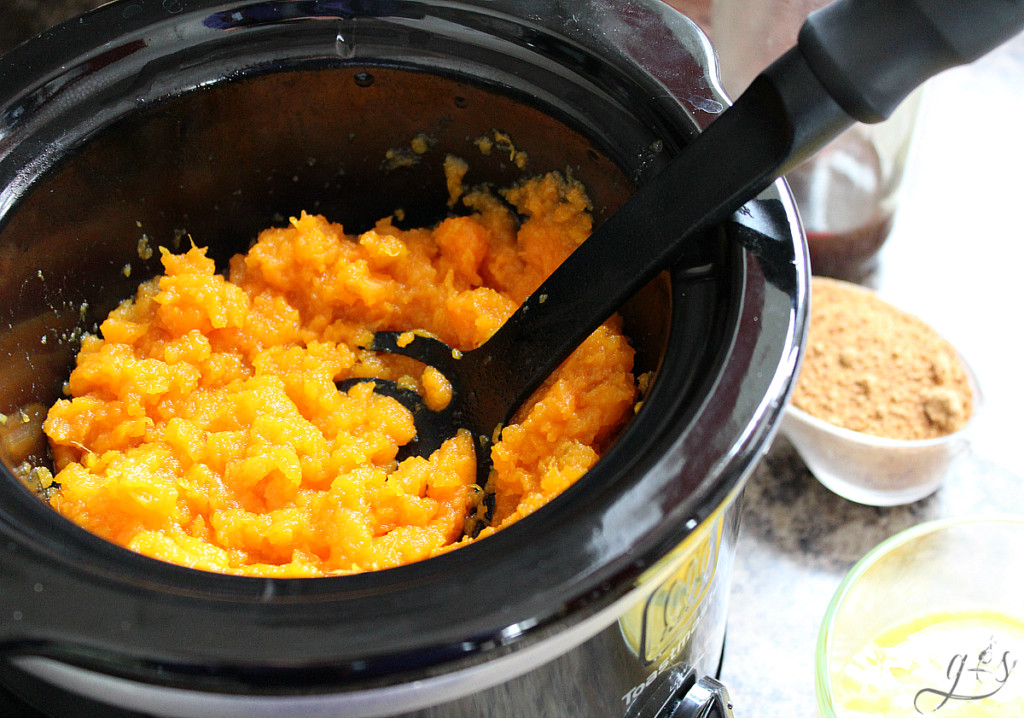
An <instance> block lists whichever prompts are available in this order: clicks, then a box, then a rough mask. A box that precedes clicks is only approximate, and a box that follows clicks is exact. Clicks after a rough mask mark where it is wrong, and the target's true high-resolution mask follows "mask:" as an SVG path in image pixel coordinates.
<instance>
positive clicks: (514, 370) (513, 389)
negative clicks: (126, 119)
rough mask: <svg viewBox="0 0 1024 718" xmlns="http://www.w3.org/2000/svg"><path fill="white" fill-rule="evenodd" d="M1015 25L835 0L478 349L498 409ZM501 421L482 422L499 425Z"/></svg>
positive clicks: (1003, 12)
mask: <svg viewBox="0 0 1024 718" xmlns="http://www.w3.org/2000/svg"><path fill="white" fill-rule="evenodd" d="M1022 27H1024V0H838V2H835V3H833V4H832V5H830V6H827V7H826V8H825V9H823V10H820V11H818V12H816V13H814V14H812V15H811V17H810V18H809V19H808V20H807V22H806V23H805V25H804V28H803V29H802V31H801V36H800V41H799V44H798V45H797V47H794V48H793V49H791V50H790V51H789V52H787V53H786V54H785V55H783V56H782V57H781V58H780V59H779V60H777V61H776V62H775V63H774V64H773V65H771V66H770V67H769V68H767V69H766V70H765V71H764V72H763V73H761V75H760V76H759V77H758V78H756V79H755V80H754V82H753V83H752V84H751V86H750V88H748V89H747V91H746V92H744V93H743V94H742V95H741V96H740V98H739V99H738V100H737V102H736V103H735V104H734V105H733V106H732V107H730V108H729V109H727V110H726V111H725V112H724V113H722V115H721V116H720V117H719V118H718V119H716V120H715V121H714V122H713V123H712V124H711V126H710V127H708V128H707V129H706V130H705V131H704V132H703V133H701V134H700V135H699V136H698V137H697V138H696V139H695V140H694V141H693V142H692V143H691V144H690V145H688V146H687V147H686V148H685V149H684V150H683V151H682V152H681V153H680V154H679V155H678V156H677V157H675V158H673V159H672V160H671V161H670V162H669V164H668V165H667V166H666V168H665V169H664V170H663V171H662V172H661V173H659V174H658V175H657V176H656V177H654V178H653V179H652V180H651V181H650V182H649V183H648V184H646V185H644V186H643V187H641V188H640V189H639V190H638V191H637V192H636V193H635V194H634V195H633V196H632V197H631V198H630V199H629V200H628V201H627V202H626V203H625V204H623V206H622V207H621V208H620V209H619V210H618V211H617V212H616V213H615V214H613V215H612V217H611V218H609V219H608V220H607V221H606V222H605V223H604V224H603V225H601V227H599V228H598V229H597V230H596V231H595V232H594V233H593V234H592V235H591V237H590V238H589V239H588V240H587V241H586V242H584V243H583V244H582V245H581V246H580V247H579V248H578V249H577V250H576V251H575V252H574V253H573V254H572V255H570V257H569V258H568V259H567V260H566V261H565V262H564V263H563V264H562V265H561V266H560V267H559V268H558V269H557V270H556V271H555V272H554V273H553V274H552V275H551V276H550V277H549V278H548V280H547V281H545V282H544V283H543V284H542V285H541V286H540V288H538V290H537V291H536V292H534V294H533V295H532V296H531V297H529V298H528V299H527V300H526V302H525V303H524V304H523V305H522V306H521V307H520V308H519V310H518V311H517V312H516V313H515V314H514V315H513V316H512V317H511V318H510V319H509V320H508V321H507V322H506V323H505V324H504V325H503V326H502V327H501V328H500V329H499V330H498V331H497V332H496V333H495V334H494V335H493V336H492V337H491V339H489V340H488V341H487V343H486V344H485V345H484V346H483V347H481V348H480V350H478V351H482V352H484V353H485V354H486V357H485V359H486V363H487V375H488V381H489V383H490V386H493V387H494V389H495V391H496V392H497V393H498V394H500V396H494V397H492V398H491V400H492V406H494V407H497V408H496V409H495V411H496V412H499V413H500V411H501V410H509V411H512V410H514V409H515V408H517V407H518V406H519V405H520V404H521V403H522V401H524V400H525V399H526V398H527V397H528V396H529V394H530V393H531V392H532V391H533V390H534V389H535V388H536V387H537V386H538V385H539V383H540V382H541V381H543V379H544V378H545V377H547V376H548V375H549V374H550V373H551V371H553V370H554V368H555V367H557V366H558V364H559V363H561V361H562V360H563V359H565V357H567V356H568V355H569V353H571V352H572V350H573V349H574V348H575V347H577V346H578V345H579V344H580V342H582V341H583V339H585V338H586V337H587V335H589V334H590V333H591V332H592V331H593V330H594V329H595V328H596V327H597V326H598V325H599V324H600V323H601V322H603V321H604V320H605V319H607V318H608V317H609V316H611V314H612V313H614V312H615V311H616V310H617V309H619V308H620V307H621V306H622V304H624V303H625V302H626V301H627V300H628V299H629V298H630V297H631V296H633V295H634V294H635V293H636V292H637V290H639V289H640V288H641V287H642V286H643V285H644V284H646V283H647V282H648V281H650V280H651V279H652V278H653V277H654V276H655V275H656V274H657V273H658V272H659V271H661V270H663V269H665V268H667V267H669V266H672V265H674V264H675V265H678V263H680V262H685V263H687V264H686V266H689V267H699V266H702V265H706V264H708V263H709V262H713V261H714V254H713V251H714V250H713V247H712V245H715V244H717V243H715V242H710V241H707V240H706V239H705V237H704V235H702V234H701V232H703V231H704V230H707V229H708V228H710V227H713V226H715V225H717V224H720V223H721V222H723V221H725V220H726V219H728V217H729V216H730V215H731V214H732V213H733V212H735V211H736V210H737V209H738V208H739V207H740V206H741V205H743V204H744V203H745V202H747V201H748V200H750V199H751V198H753V197H755V196H756V195H757V194H758V193H759V192H760V191H761V190H763V189H764V188H766V187H767V186H769V185H770V184H771V183H772V182H773V181H774V180H775V178H777V177H779V176H780V175H782V174H784V173H785V172H787V171H788V170H790V169H792V168H794V167H795V166H796V165H797V164H799V163H800V162H802V161H803V160H804V159H806V158H807V157H809V156H811V155H812V154H814V153H815V152H817V151H818V150H819V149H821V148H822V147H823V146H824V145H825V144H827V143H828V142H829V141H830V140H832V139H834V138H835V137H837V136H838V135H839V134H840V133H841V132H842V131H843V130H845V129H846V128H847V127H849V126H850V125H852V124H853V123H854V122H855V121H856V120H861V121H865V122H874V121H878V120H881V119H883V118H884V117H886V116H887V115H888V114H889V113H891V112H892V110H893V109H895V107H896V105H898V104H899V102H900V101H901V100H902V99H904V98H905V97H906V96H907V95H908V94H909V93H910V92H911V91H912V90H913V89H914V88H916V87H917V86H918V85H919V84H921V83H922V82H924V81H925V80H926V79H928V78H929V77H931V76H932V75H934V74H936V73H938V72H939V71H941V70H943V69H946V68H948V67H952V66H954V65H958V64H964V63H966V62H970V61H972V60H974V59H975V58H977V57H978V56H980V55H982V54H984V53H985V52H987V51H988V50H991V49H992V48H994V47H996V46H997V45H999V44H1000V43H1002V42H1003V41H1005V40H1007V39H1009V38H1010V37H1012V36H1013V35H1015V34H1016V33H1017V32H1019V31H1020V29H1021V28H1022ZM507 418H508V417H507V415H503V416H495V417H494V421H495V422H496V423H500V422H502V421H505V420H506V419H507Z"/></svg>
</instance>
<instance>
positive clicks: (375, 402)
mask: <svg viewBox="0 0 1024 718" xmlns="http://www.w3.org/2000/svg"><path fill="white" fill-rule="evenodd" d="M453 167H456V169H457V163H455V164H454V165H453ZM449 180H451V173H449ZM504 195H505V200H506V201H507V202H508V203H510V204H511V205H513V206H514V207H515V208H516V209H517V211H518V213H519V214H520V215H522V216H523V217H524V219H523V220H522V222H521V224H520V223H519V222H518V221H517V218H516V216H515V215H514V214H513V213H512V212H511V211H510V210H509V209H508V207H507V206H505V205H504V204H503V203H502V202H501V201H499V200H498V199H497V198H496V197H494V196H493V195H491V194H489V193H487V192H483V191H475V192H470V193H468V194H466V195H465V196H463V197H461V200H462V201H463V202H464V203H465V204H466V206H467V207H469V208H470V209H471V214H470V216H462V217H454V218H450V219H447V220H445V221H443V222H441V223H440V224H439V225H438V226H437V227H434V228H432V229H412V230H400V229H398V228H396V227H395V226H393V224H392V222H391V220H390V219H385V220H382V221H380V222H378V224H377V226H376V227H375V228H374V229H372V230H370V231H368V232H365V233H364V234H362V235H359V236H358V237H355V236H350V235H346V234H345V232H344V230H343V228H342V227H341V226H340V225H338V224H331V223H330V222H328V221H327V220H326V219H324V218H323V217H320V216H312V215H308V214H303V215H302V216H301V217H298V218H293V219H292V220H291V222H290V224H289V226H287V227H283V228H272V229H267V230H265V231H264V232H262V233H261V234H260V236H259V238H258V240H257V241H256V243H255V244H254V245H253V246H252V248H251V249H250V251H249V252H248V253H247V254H245V255H244V256H243V255H238V256H235V257H234V258H233V259H232V260H231V262H230V267H229V271H228V272H227V275H226V276H224V275H222V274H218V273H217V272H216V271H215V267H214V263H213V261H212V260H211V259H209V258H207V256H206V253H205V251H204V250H203V249H200V248H197V247H195V246H193V247H192V248H191V249H189V250H188V251H186V252H184V253H182V254H177V255H176V254H172V253H170V252H168V251H167V250H166V249H162V250H161V251H162V262H163V266H164V270H165V271H164V274H163V275H161V276H158V277H156V278H154V279H152V280H150V281H147V282H145V283H143V284H142V285H141V286H140V287H139V290H138V293H137V295H136V296H135V297H134V299H131V300H127V301H125V302H124V303H123V304H121V306H119V307H118V308H117V309H115V310H114V311H113V312H111V314H110V315H109V317H108V318H107V319H106V320H105V321H104V322H103V323H102V325H101V326H100V335H101V336H89V337H87V338H86V339H85V340H84V341H83V343H82V347H81V350H80V353H79V356H78V361H77V365H76V368H75V369H74V371H73V372H72V374H71V376H70V379H69V381H68V385H67V389H68V392H69V395H70V398H69V399H66V400H61V401H58V402H57V403H56V405H54V406H53V407H52V408H51V410H50V412H49V414H48V417H47V419H46V421H45V424H44V430H45V432H46V434H47V436H48V437H49V440H50V444H51V447H52V450H53V455H54V459H55V465H56V468H57V469H58V473H57V474H56V476H55V477H54V481H55V488H54V490H53V491H52V493H51V494H50V496H49V500H50V502H51V504H52V505H53V507H54V508H55V509H56V510H57V511H59V512H60V513H61V514H62V515H64V516H65V517H67V518H68V519H70V520H72V521H74V522H76V523H77V524H79V525H81V526H83V527H84V528H86V529H88V530H90V531H92V532H94V533H96V534H98V535H100V536H102V537H104V538H106V539H108V540H110V541H113V542H115V543H117V544H120V545H122V546H126V547H128V548H130V549H132V550H134V551H137V552H140V553H143V554H146V555H148V556H152V557H155V558H158V559H163V560H166V561H170V562H173V563H177V564H182V565H185V566H190V567H193V568H198V569H205V570H210V571H219V572H224V573H233V574H246V575H260V576H281V577H292V576H324V575H333V574H345V573H352V572H360V571H367V570H375V569H383V568H387V567H391V566H396V565H400V564H404V563H408V562H412V561H417V560H420V559H424V558H427V557H429V556H432V555H435V554H437V553H439V552H442V551H446V550H448V549H449V548H451V547H452V546H454V545H458V544H460V543H463V542H468V541H470V540H472V539H469V538H464V535H463V533H464V524H465V521H466V518H467V516H468V515H469V514H470V512H472V511H473V510H474V508H475V506H476V504H477V503H478V502H479V500H480V497H481V494H482V492H481V487H479V486H476V485H475V481H476V478H475V460H474V454H473V451H474V446H473V442H472V440H471V438H470V437H469V435H468V434H467V433H466V432H462V433H460V434H459V435H457V436H455V437H452V438H451V439H450V440H449V441H447V442H446V443H445V444H444V445H443V446H442V448H441V449H439V450H438V451H437V452H435V453H434V454H433V455H432V456H431V457H429V459H427V458H419V457H413V458H408V459H405V460H403V461H401V462H397V461H396V454H397V452H398V449H399V447H400V446H402V445H404V444H406V443H408V442H409V441H410V440H411V439H412V438H413V436H414V434H415V427H414V425H413V420H412V416H411V414H410V413H409V412H408V410H406V409H405V408H404V407H403V406H401V405H400V404H399V403H398V402H396V401H395V400H394V399H391V398H388V397H385V396H382V395H380V394H377V393H374V391H373V385H372V383H360V384H356V385H355V386H353V387H352V388H351V389H349V390H348V391H347V392H343V391H339V390H338V388H337V386H336V382H337V381H340V380H343V379H346V378H349V377H380V378H384V379H392V380H396V381H400V382H401V383H403V384H405V385H407V386H411V387H415V388H416V389H417V390H418V391H420V392H421V393H422V394H423V395H424V396H425V397H426V398H427V400H428V401H433V402H437V403H441V404H443V403H444V401H445V393H446V391H448V390H449V389H450V387H447V383H446V381H445V379H444V377H442V376H439V374H438V372H436V371H434V370H432V369H430V368H429V367H427V368H425V367H423V366H422V365H421V364H419V363H417V362H415V361H413V360H411V359H408V358H405V357H401V356H394V355H386V354H374V353H371V352H367V351H364V350H361V349H359V347H360V346H364V345H367V344H368V342H369V340H370V337H371V336H372V333H373V332H374V331H377V330H383V329H398V330H422V331H427V332H430V333H432V334H434V335H436V336H438V337H439V338H440V339H442V340H443V341H445V342H447V343H449V344H451V345H452V346H454V347H457V348H462V349H469V348H472V347H474V346H477V345H479V344H480V343H482V342H483V341H485V340H486V339H487V337H488V336H490V334H491V333H492V332H493V331H494V330H495V329H497V327H499V326H500V325H501V324H502V322H503V321H504V320H505V319H506V318H507V317H508V316H509V315H510V314H511V313H512V312H513V311H514V310H515V308H516V306H518V304H519V303H520V302H522V301H523V300H524V299H525V298H526V297H527V296H528V295H529V294H530V293H531V292H532V291H533V290H534V289H535V288H536V287H537V286H538V284H539V283H540V282H541V280H542V279H543V278H544V277H546V276H547V275H548V274H549V273H550V272H551V271H552V270H553V269H554V268H555V267H556V266H557V265H558V264H559V263H560V262H561V261H562V260H563V259H564V258H565V257H566V256H567V255H568V254H569V253H570V252H571V251H572V250H573V249H574V248H575V247H576V246H577V245H578V244H579V243H580V242H582V241H584V239H586V237H587V236H588V234H589V232H590V228H591V220H590V216H589V213H588V200H587V197H586V195H585V193H584V191H583V188H582V187H581V186H580V185H579V184H578V183H576V182H574V181H571V180H568V179H566V178H564V177H562V176H561V175H558V174H549V175H546V176H543V177H538V178H535V179H532V180H529V181H527V182H524V183H523V184H521V185H519V186H516V187H513V188H511V189H508V190H505V191H504ZM632 363H633V351H632V349H631V348H630V346H629V344H628V342H627V341H626V339H625V338H624V337H623V335H622V333H621V331H620V327H619V325H618V322H617V320H614V319H613V320H610V321H609V322H607V323H606V324H605V325H604V326H602V327H601V328H600V329H599V330H598V331H596V332H595V333H594V334H593V335H592V336H591V337H590V338H589V339H588V340H587V341H586V342H585V343H584V344H583V345H582V346H581V347H580V348H579V349H578V350H577V351H576V352H575V353H574V354H573V355H572V356H571V357H570V358H569V359H568V360H566V362H565V363H564V364H563V365H562V366H561V367H560V368H559V370H558V371H557V372H556V373H555V374H554V375H553V376H552V377H551V378H550V379H549V380H548V381H547V382H546V384H545V385H544V386H543V387H542V388H541V389H540V390H538V392H537V394H536V395H535V396H534V397H533V398H532V399H531V401H530V402H529V403H528V404H527V406H526V407H524V408H523V409H522V410H521V411H520V412H519V415H518V416H517V418H516V421H515V422H514V423H511V424H510V425H509V426H507V427H505V429H504V431H503V433H502V435H501V439H500V441H498V442H497V443H496V444H495V446H494V447H493V450H492V459H493V466H494V469H493V472H492V475H491V478H490V480H489V484H490V486H489V490H491V489H493V491H494V492H495V495H496V500H495V512H494V520H493V527H494V528H488V529H485V530H484V532H482V534H481V536H486V535H488V534H489V533H492V532H493V531H494V530H499V529H500V528H502V527H504V526H507V525H508V524H509V523H511V522H513V521H516V520H518V519H519V518H521V517H523V516H525V515H527V514H529V513H530V512H532V511H534V510H536V509H537V508H538V507H540V506H542V505H543V504H545V503H546V502H547V501H549V500H550V499H551V498H552V497H554V496H555V495H557V494H558V493H559V492H561V491H562V490H564V489H565V488H566V487H567V486H569V485H570V484H572V483H573V482H574V481H576V480H577V479H578V478H579V477H580V476H581V475H582V474H584V473H585V472H586V471H587V470H588V469H589V468H590V467H591V466H593V465H594V463H595V462H596V461H597V459H598V457H599V455H600V454H601V452H602V450H603V449H604V448H605V447H606V446H607V444H608V443H609V442H610V441H611V440H612V439H613V438H614V435H615V433H616V431H617V430H618V429H619V428H620V427H621V426H622V425H623V423H624V422H625V421H626V420H627V418H628V416H629V415H630V413H631V410H632V406H633V404H634V402H635V400H636V389H635V382H634V378H633V375H632Z"/></svg>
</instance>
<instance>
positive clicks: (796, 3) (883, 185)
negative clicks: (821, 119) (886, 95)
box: [709, 0, 920, 281]
mask: <svg viewBox="0 0 1024 718" xmlns="http://www.w3.org/2000/svg"><path fill="white" fill-rule="evenodd" d="M827 4H829V3H828V0H713V1H712V4H711V11H710V20H709V22H710V27H711V30H710V33H711V35H712V38H713V43H714V46H715V49H716V50H717V52H718V57H719V64H720V69H721V74H722V84H723V86H724V88H725V91H726V93H727V94H728V95H729V96H730V97H732V98H736V97H738V96H739V94H740V93H741V92H742V91H743V90H744V89H746V87H747V85H749V84H750V81H751V80H753V79H754V77H756V76H757V74H758V73H759V72H760V71H761V70H762V69H764V68H765V67H767V66H768V65H770V64H771V63H772V62H773V61H774V60H775V59H776V58H778V57H779V56H780V55H781V54H782V53H784V52H785V51H786V50H788V49H789V48H790V47H792V46H793V45H794V44H795V43H796V38H797V33H798V32H799V30H800V26H801V25H802V24H803V21H804V20H805V19H806V17H807V15H808V14H810V13H811V12H812V11H814V10H817V9H818V8H820V7H822V6H824V5H827ZM919 104H920V91H917V92H915V93H913V94H912V95H911V96H910V97H909V98H907V100H905V101H904V102H903V104H902V105H900V107H899V108H897V110H896V111H895V112H894V113H893V114H892V116H891V117H890V118H889V119H888V120H886V121H885V122H882V123H879V124H877V125H863V124H858V125H855V126H854V127H852V128H851V129H850V130H848V131H847V132H846V133H844V134H843V135H842V136H840V137H839V138H838V139H836V140H835V141H834V142H833V143H832V144H830V145H828V146H827V147H825V148H824V149H823V150H821V151H820V152H819V153H818V154H817V155H815V156H814V157H812V158H811V159H809V160H807V162H805V163H804V164H803V165H801V166H800V167H798V168H797V169H795V170H793V171H792V172H790V173H789V174H788V175H786V180H787V181H788V182H789V186H790V189H791V190H792V191H793V196H794V198H795V199H796V203H797V207H798V209H799V211H800V217H801V220H802V222H803V225H804V231H805V232H806V234H807V245H808V249H809V251H810V257H811V270H812V272H813V273H814V274H819V275H825V276H830V277H837V278H839V279H847V280H851V281H863V280H865V279H866V278H868V276H869V275H870V273H871V272H872V270H873V269H874V268H875V267H876V266H877V262H878V251H879V250H880V249H881V247H882V245H883V244H884V242H885V240H886V239H887V238H888V236H889V232H890V230H891V229H892V225H893V219H894V215H895V213H896V208H897V204H898V201H899V193H900V185H901V182H902V179H903V172H904V168H905V167H906V162H907V155H908V152H909V149H910V144H911V139H912V137H913V134H914V126H915V124H916V119H917V114H918V106H919Z"/></svg>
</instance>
